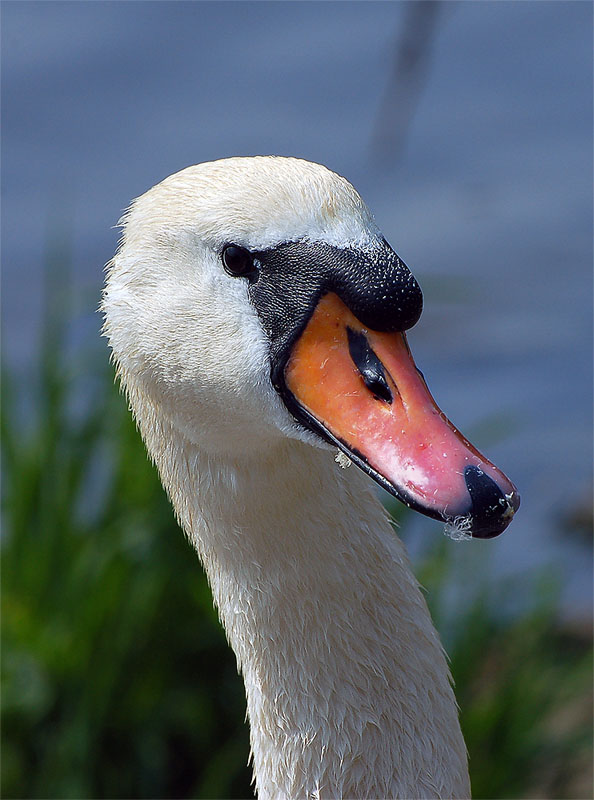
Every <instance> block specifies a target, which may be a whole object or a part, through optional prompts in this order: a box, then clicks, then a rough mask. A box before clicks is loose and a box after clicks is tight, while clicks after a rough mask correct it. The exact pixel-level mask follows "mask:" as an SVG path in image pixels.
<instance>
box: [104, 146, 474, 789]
mask: <svg viewBox="0 0 594 800" xmlns="http://www.w3.org/2000/svg"><path fill="white" fill-rule="evenodd" d="M123 227H124V232H123V237H122V242H121V245H120V248H119V250H118V253H117V254H116V256H115V258H114V259H113V261H112V263H111V264H110V266H109V270H108V279H107V285H106V290H105V296H104V303H103V308H104V312H105V319H106V323H105V330H106V333H107V336H108V337H109V342H110V345H111V347H112V349H113V354H114V358H115V361H116V364H117V368H118V373H119V375H120V377H121V380H122V382H123V385H124V386H125V388H126V391H127V393H128V396H129V399H130V404H131V407H132V410H133V412H134V415H135V417H136V420H137V422H138V425H139V428H140V431H141V433H142V436H143V438H144V441H145V443H146V446H147V449H148V452H149V454H150V456H151V458H152V459H153V460H154V462H155V463H156V465H157V468H158V470H159V473H160V475H161V479H162V481H163V484H164V486H165V487H166V489H167V492H168V493H169V496H170V498H171V501H172V503H173V506H174V509H175V512H176V514H177V516H178V519H179V521H180V524H181V526H182V527H183V529H184V531H185V532H186V534H187V536H188V537H189V538H190V540H191V541H192V543H193V544H194V546H195V548H196V550H197V551H198V554H199V556H200V558H201V560H202V562H203V564H204V567H205V570H206V572H207V575H208V579H209V581H210V585H211V587H212V591H213V595H214V601H215V603H216V605H217V608H218V610H219V613H220V617H221V620H222V623H223V625H224V627H225V630H226V632H227V636H228V638H229V641H230V644H231V646H232V648H233V650H234V651H235V654H236V656H237V660H238V664H239V668H240V670H241V673H242V675H243V677H244V681H245V688H246V694H247V703H248V714H249V720H250V729H251V742H252V752H253V762H254V772H255V778H256V786H257V791H258V795H259V797H260V798H262V800H264V799H265V798H306V797H307V798H338V797H344V798H355V797H357V798H396V797H398V798H429V797H439V798H454V797H456V798H463V797H469V795H470V788H469V781H468V772H467V757H466V749H465V746H464V742H463V739H462V735H461V732H460V727H459V723H458V714H457V707H456V703H455V699H454V695H453V691H452V688H451V685H450V676H449V672H448V667H447V664H446V659H445V656H444V653H443V651H442V648H441V646H440V643H439V640H438V637H437V634H436V632H435V630H434V628H433V625H432V623H431V620H430V617H429V613H428V611H427V607H426V604H425V601H424V599H423V596H422V594H421V592H420V591H419V588H418V585H417V583H416V581H415V578H414V577H413V575H412V573H411V570H410V567H409V564H408V561H407V557H406V554H405V552H404V548H403V546H402V544H401V543H400V541H399V539H398V538H397V537H396V535H395V533H394V531H393V530H392V527H391V525H390V522H389V521H388V518H387V516H386V514H385V512H384V511H383V509H382V507H381V505H380V503H379V502H378V500H377V499H376V497H375V494H374V492H373V489H372V485H371V482H370V481H369V479H368V478H367V477H366V476H364V475H363V474H362V473H361V472H360V471H359V470H358V469H357V468H356V467H351V468H349V469H341V468H340V466H339V465H338V464H337V463H335V460H334V457H335V455H336V450H335V449H332V448H331V447H330V446H329V445H327V444H325V443H323V442H322V440H321V439H320V438H319V437H317V436H315V435H314V434H312V433H310V432H308V431H306V430H305V429H304V428H302V427H301V426H299V425H298V424H297V423H296V422H295V421H294V419H293V418H292V417H291V415H290V414H289V413H288V411H287V410H286V409H285V407H284V405H283V403H282V402H281V400H280V399H279V396H278V394H277V393H276V391H275V390H274V388H273V387H272V385H271V382H270V364H269V357H268V341H267V336H266V331H264V330H263V328H262V324H261V322H260V320H259V318H258V315H257V314H256V312H255V311H254V308H253V307H252V305H251V303H250V300H249V296H248V290H247V284H246V282H245V281H243V280H238V279H237V278H234V277H232V276H230V275H228V274H226V273H225V271H224V270H223V269H222V266H221V260H220V252H221V248H222V246H223V245H224V244H225V243H228V242H233V243H235V244H237V245H240V246H242V247H246V248H249V249H255V250H263V249H266V248H268V247H273V246H274V245H276V244H279V243H282V242H287V241H296V240H303V239H305V240H310V241H325V242H329V243H331V244H335V245H338V246H341V247H343V246H351V245H353V246H357V247H366V246H368V245H369V244H370V243H373V242H375V241H377V239H378V237H379V236H380V234H379V232H378V230H377V228H376V226H375V224H374V222H373V219H372V217H371V215H370V213H369V211H368V210H367V208H366V207H365V205H364V203H363V202H362V200H361V199H360V197H359V195H358V194H357V193H356V192H355V190H354V189H353V188H352V186H351V185H350V184H349V183H348V182H347V181H346V180H344V179H343V178H340V177H339V176H337V175H335V174H334V173H332V172H330V171H329V170H327V169H326V168H325V167H322V166H319V165H316V164H310V163H308V162H305V161H300V160H297V159H285V158H275V157H259V158H246V159H228V160H224V161H219V162H213V163H208V164H201V165H198V166H195V167H189V168H188V169H185V170H183V171H182V172H180V173H178V174H176V175H173V176H171V177H169V178H167V179H166V180H165V181H163V182H162V183H161V184H159V185H157V186H155V187H154V188H153V189H151V190H150V191H149V192H147V193H146V194H145V195H143V196H142V197H140V198H139V199H138V200H136V201H135V202H134V204H133V205H132V207H131V209H130V210H129V211H128V213H127V214H126V216H125V218H124V221H123Z"/></svg>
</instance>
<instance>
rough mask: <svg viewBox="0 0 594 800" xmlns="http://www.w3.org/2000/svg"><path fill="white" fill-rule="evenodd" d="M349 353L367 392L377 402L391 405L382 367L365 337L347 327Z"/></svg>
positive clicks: (389, 392)
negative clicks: (382, 401)
mask: <svg viewBox="0 0 594 800" xmlns="http://www.w3.org/2000/svg"><path fill="white" fill-rule="evenodd" d="M347 336H348V340H349V353H350V354H351V358H352V359H353V363H354V364H355V366H356V367H357V369H358V370H359V372H360V373H361V377H362V378H363V382H364V383H365V386H366V387H367V388H368V389H369V391H370V392H371V393H372V394H373V395H374V396H375V397H377V398H378V399H379V400H384V401H385V402H386V403H391V402H392V400H393V397H392V392H391V390H390V387H389V386H388V381H387V379H386V373H385V371H384V366H383V364H382V362H381V361H380V360H379V358H378V357H377V355H376V354H375V352H374V351H373V349H372V348H371V346H370V344H369V342H368V341H367V337H366V336H365V334H364V333H361V332H360V331H355V330H353V329H352V328H348V327H347Z"/></svg>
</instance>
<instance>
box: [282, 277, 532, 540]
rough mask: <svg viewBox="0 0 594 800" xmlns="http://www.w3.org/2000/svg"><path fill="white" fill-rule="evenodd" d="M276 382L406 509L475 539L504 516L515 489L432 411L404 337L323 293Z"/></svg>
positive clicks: (497, 529) (501, 523)
mask: <svg viewBox="0 0 594 800" xmlns="http://www.w3.org/2000/svg"><path fill="white" fill-rule="evenodd" d="M284 384H285V389H286V391H287V392H288V393H289V398H288V399H289V401H290V405H296V406H297V407H298V409H299V411H300V412H301V415H302V416H304V417H305V418H306V419H307V421H308V422H309V424H310V427H313V428H314V429H317V430H320V429H321V430H320V432H321V433H322V435H324V437H325V438H326V439H329V440H330V441H332V442H334V443H335V444H336V445H337V446H338V447H339V448H340V449H341V450H343V451H344V452H345V453H346V454H347V455H348V456H349V457H350V458H351V459H352V460H353V461H355V463H357V464H358V465H359V466H360V467H361V468H362V469H364V470H365V471H366V472H367V473H368V474H370V475H371V476H372V477H373V478H374V479H375V480H376V481H377V482H378V483H379V484H380V485H381V486H383V487H384V488H385V489H387V490H388V491H389V492H390V493H391V494H393V495H395V496H396V497H398V498H399V499H400V500H402V501H403V502H404V503H405V504H406V505H408V506H410V507H411V508H414V509H416V510H418V511H421V512H423V513H425V514H428V515H429V516H431V517H434V518H436V519H441V520H444V521H445V522H449V523H451V524H453V525H454V526H458V528H459V529H461V530H463V531H466V532H467V533H469V534H471V535H473V536H478V537H482V538H488V537H491V536H497V535H498V534H499V533H501V532H502V531H503V530H505V528H506V527H507V525H508V524H509V523H510V522H511V519H512V517H513V515H514V513H515V512H516V510H517V509H518V507H519V504H520V498H519V495H518V492H517V490H516V487H515V486H514V485H513V484H512V483H511V481H510V480H509V479H508V478H506V476H505V475H504V474H503V473H502V472H501V471H500V470H498V469H497V467H495V466H494V465H493V464H492V463H491V462H490V461H488V460H487V459H486V458H485V457H484V456H482V455H481V454H480V453H479V452H478V450H476V449H475V448H474V447H473V446H472V445H471V444H470V443H469V442H468V441H467V440H466V439H465V438H464V436H462V434H461V433H460V432H459V431H458V430H457V429H456V428H455V427H454V426H453V425H452V423H451V422H450V421H449V420H448V419H446V417H445V416H444V414H443V413H442V412H441V411H440V410H439V408H438V407H437V405H436V403H435V401H434V400H433V397H432V396H431V394H430V392H429V389H428V388H427V385H426V383H425V380H424V378H423V376H422V374H421V373H420V372H419V370H418V369H417V368H416V366H415V363H414V361H413V358H412V355H411V353H410V350H409V348H408V343H407V341H406V336H405V335H404V333H381V332H378V331H373V330H369V329H368V328H366V327H364V325H363V324H362V323H361V322H360V321H359V320H358V319H357V318H356V317H355V316H354V315H353V314H352V312H351V311H350V310H349V309H348V308H347V306H346V305H345V304H344V303H343V302H342V300H341V299H340V298H339V297H338V295H336V294H334V293H328V294H326V295H324V296H323V297H322V298H321V299H320V301H319V302H318V304H317V306H316V308H315V310H314V312H313V314H312V316H311V317H310V319H309V321H308V323H307V324H306V326H305V328H304V330H303V332H302V333H301V336H300V337H299V339H297V341H296V342H295V344H294V345H293V348H292V350H291V354H290V356H289V359H288V361H287V365H286V367H285V372H284Z"/></svg>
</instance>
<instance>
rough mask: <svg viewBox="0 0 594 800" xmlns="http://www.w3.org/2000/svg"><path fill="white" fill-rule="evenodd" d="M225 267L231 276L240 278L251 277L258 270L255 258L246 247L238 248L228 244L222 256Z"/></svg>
mask: <svg viewBox="0 0 594 800" xmlns="http://www.w3.org/2000/svg"><path fill="white" fill-rule="evenodd" d="M221 258H222V259H223V266H224V267H225V269H226V271H227V272H228V273H229V275H233V276H235V277H239V276H241V275H249V274H250V273H252V272H254V270H255V269H256V267H255V265H254V258H253V256H252V254H251V253H250V251H249V250H246V249H245V248H244V247H238V246H237V245H235V244H228V245H227V246H226V247H225V248H224V250H223V252H222V254H221Z"/></svg>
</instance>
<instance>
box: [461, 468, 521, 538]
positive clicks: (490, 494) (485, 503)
mask: <svg viewBox="0 0 594 800" xmlns="http://www.w3.org/2000/svg"><path fill="white" fill-rule="evenodd" d="M464 480H465V482H466V488H467V489H468V494H469V495H470V499H471V509H470V512H469V516H470V517H471V518H472V528H471V530H470V533H471V534H472V536H473V537H476V538H478V539H492V538H493V537H494V536H499V534H500V533H503V531H504V530H505V529H506V528H507V526H508V525H509V523H510V522H511V520H512V517H513V515H514V514H515V512H516V511H517V509H518V507H519V505H520V498H519V495H518V494H517V492H515V493H514V494H512V495H511V496H510V495H505V494H504V493H503V492H502V491H501V489H500V488H499V486H498V485H497V484H496V483H495V481H494V480H493V479H492V478H491V477H489V475H487V474H486V473H485V472H483V470H482V469H480V467H477V466H468V467H466V468H465V469H464Z"/></svg>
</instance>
